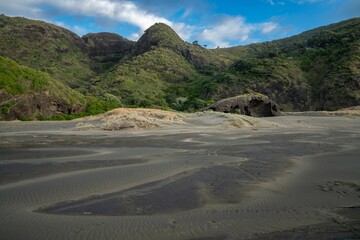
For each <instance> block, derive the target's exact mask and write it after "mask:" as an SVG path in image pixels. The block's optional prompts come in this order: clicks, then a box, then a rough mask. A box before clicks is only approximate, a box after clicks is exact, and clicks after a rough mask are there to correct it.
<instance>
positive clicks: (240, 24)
mask: <svg viewBox="0 0 360 240" xmlns="http://www.w3.org/2000/svg"><path fill="white" fill-rule="evenodd" d="M278 27H279V26H278V24H277V23H274V22H265V23H258V24H251V23H247V22H246V21H245V18H243V17H241V16H236V17H230V16H227V17H225V18H223V19H222V20H220V21H219V22H218V23H217V24H215V25H212V26H210V27H207V28H205V29H204V30H203V31H202V32H201V34H199V39H200V40H204V41H208V42H211V43H212V44H213V47H216V46H220V47H228V46H230V45H231V44H230V42H232V41H236V42H240V43H246V42H248V41H249V40H250V36H251V34H252V33H254V32H261V33H262V34H268V33H271V32H273V31H274V30H275V29H277V28H278Z"/></svg>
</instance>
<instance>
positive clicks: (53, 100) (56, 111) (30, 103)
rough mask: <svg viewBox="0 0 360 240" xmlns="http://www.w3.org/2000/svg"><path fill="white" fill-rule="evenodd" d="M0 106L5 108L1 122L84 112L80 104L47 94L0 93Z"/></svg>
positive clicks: (83, 107)
mask: <svg viewBox="0 0 360 240" xmlns="http://www.w3.org/2000/svg"><path fill="white" fill-rule="evenodd" d="M0 106H7V109H6V113H5V108H4V107H3V109H4V113H5V114H4V116H3V117H1V116H0V119H1V118H3V119H2V120H17V119H20V120H33V119H38V118H42V117H44V118H49V117H52V116H54V115H68V114H77V113H81V112H83V111H84V110H85V106H84V105H83V104H80V103H70V102H68V101H67V100H66V99H63V98H60V97H55V96H51V95H49V93H47V92H44V93H37V94H22V95H17V96H13V95H10V94H6V93H4V92H0Z"/></svg>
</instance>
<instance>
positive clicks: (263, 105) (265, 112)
mask: <svg viewBox="0 0 360 240" xmlns="http://www.w3.org/2000/svg"><path fill="white" fill-rule="evenodd" d="M207 109H208V110H213V111H216V112H224V113H236V114H242V115H247V116H252V117H273V116H279V115H280V114H281V112H280V108H279V105H278V104H277V103H276V102H274V101H272V100H271V99H269V98H268V97H267V96H264V95H261V94H256V95H253V94H246V95H241V96H237V97H232V98H227V99H223V100H220V101H218V102H216V103H214V104H212V105H210V106H209V107H207Z"/></svg>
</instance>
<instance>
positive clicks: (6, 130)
mask: <svg viewBox="0 0 360 240" xmlns="http://www.w3.org/2000/svg"><path fill="white" fill-rule="evenodd" d="M259 121H260V122H259V123H258V124H257V125H256V126H251V127H244V128H236V127H233V126H229V125H226V124H223V122H224V119H222V118H220V117H218V116H212V115H211V114H208V115H206V114H205V115H202V116H198V117H193V118H188V119H185V120H184V121H183V123H181V124H174V125H169V126H167V127H164V128H155V129H151V130H131V129H130V130H123V131H103V130H100V129H96V128H94V129H88V130H79V129H78V128H77V127H76V126H77V124H78V122H76V121H70V122H1V123H0V236H1V239H4V240H5V239H9V240H10V239H186V240H187V239H360V210H359V209H360V174H359V173H360V154H359V149H360V118H359V117H349V116H321V115H319V116H301V115H300V114H299V115H296V116H281V117H274V118H266V119H261V120H259Z"/></svg>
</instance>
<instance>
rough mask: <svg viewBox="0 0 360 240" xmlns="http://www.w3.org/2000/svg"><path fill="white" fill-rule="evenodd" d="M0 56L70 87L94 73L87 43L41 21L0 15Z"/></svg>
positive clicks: (76, 85)
mask: <svg viewBox="0 0 360 240" xmlns="http://www.w3.org/2000/svg"><path fill="white" fill-rule="evenodd" d="M0 26H1V27H0V55H2V56H5V57H8V58H11V59H13V60H15V61H16V62H17V63H19V64H21V65H25V66H28V67H31V68H34V69H37V70H40V71H43V72H47V73H48V74H49V75H50V76H51V77H53V78H55V79H57V80H60V81H62V82H63V83H65V84H68V85H70V86H72V87H79V86H80V85H81V84H82V82H83V81H85V80H87V79H89V78H90V77H91V76H93V74H94V73H93V71H92V70H91V61H90V59H89V57H88V56H87V54H86V51H85V48H86V45H85V43H84V42H83V41H82V39H81V38H80V37H78V36H77V35H76V34H74V33H72V32H70V31H69V30H66V29H64V28H61V27H58V26H55V25H52V24H48V23H45V22H42V21H35V20H29V19H25V18H20V17H15V18H10V17H6V16H4V15H0Z"/></svg>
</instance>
